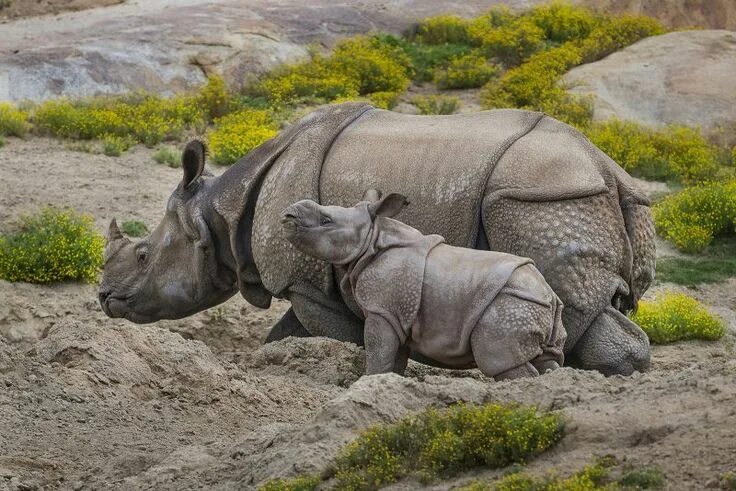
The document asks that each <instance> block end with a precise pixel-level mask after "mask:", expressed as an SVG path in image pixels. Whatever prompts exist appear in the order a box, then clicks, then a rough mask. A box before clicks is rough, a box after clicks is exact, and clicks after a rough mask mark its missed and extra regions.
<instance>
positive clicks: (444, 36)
mask: <svg viewBox="0 0 736 491" xmlns="http://www.w3.org/2000/svg"><path fill="white" fill-rule="evenodd" d="M470 25H471V22H470V21H468V20H467V19H463V18H462V17H460V16H459V15H436V16H434V17H427V18H425V19H422V20H421V21H419V24H418V25H417V27H416V29H415V32H414V36H413V38H414V39H415V40H416V41H418V42H420V43H422V44H430V45H441V44H465V45H472V44H477V40H476V39H475V37H474V36H472V35H471V34H470V32H469V28H470Z"/></svg>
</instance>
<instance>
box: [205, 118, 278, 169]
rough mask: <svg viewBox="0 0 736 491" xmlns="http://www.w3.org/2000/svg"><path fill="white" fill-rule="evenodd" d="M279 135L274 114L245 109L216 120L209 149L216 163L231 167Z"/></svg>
mask: <svg viewBox="0 0 736 491" xmlns="http://www.w3.org/2000/svg"><path fill="white" fill-rule="evenodd" d="M277 132H278V125H277V124H276V123H275V122H274V120H273V117H272V115H271V112H270V111H263V110H252V109H245V110H242V111H239V112H236V113H233V114H229V115H227V116H225V117H223V118H220V119H218V120H216V121H215V127H214V129H213V130H212V131H211V132H210V133H209V147H210V150H211V151H212V157H213V159H214V161H215V162H217V163H218V164H221V165H230V164H233V163H234V162H235V161H237V160H238V159H239V158H240V157H242V156H243V155H245V154H247V153H248V152H250V151H251V150H252V149H254V148H255V147H257V146H258V145H260V144H261V143H263V142H265V141H266V140H268V139H270V138H273V137H274V136H275V135H276V133H277Z"/></svg>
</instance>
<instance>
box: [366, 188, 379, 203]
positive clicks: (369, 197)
mask: <svg viewBox="0 0 736 491" xmlns="http://www.w3.org/2000/svg"><path fill="white" fill-rule="evenodd" d="M379 199H381V191H379V190H378V189H366V190H365V193H363V198H362V199H361V201H369V202H371V203H373V202H374V201H378V200H379Z"/></svg>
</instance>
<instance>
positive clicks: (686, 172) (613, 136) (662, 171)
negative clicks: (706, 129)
mask: <svg viewBox="0 0 736 491" xmlns="http://www.w3.org/2000/svg"><path fill="white" fill-rule="evenodd" d="M586 135H587V136H588V138H590V140H591V141H592V142H593V143H594V144H595V145H596V146H598V147H599V148H600V149H601V150H603V151H604V152H606V153H607V154H608V155H609V156H610V157H611V158H613V159H614V160H615V161H616V162H617V163H618V164H619V165H621V167H623V168H624V169H626V170H627V171H629V172H630V173H632V174H634V175H636V176H640V177H644V178H647V179H659V180H676V181H680V182H682V183H685V184H695V183H698V182H704V181H709V180H713V179H715V178H716V177H717V176H718V173H719V169H720V166H719V164H718V153H719V151H718V149H717V148H716V147H715V146H713V145H711V144H710V143H708V141H707V140H706V139H705V138H704V137H703V135H702V134H701V133H700V132H699V131H697V130H696V129H693V128H687V127H684V126H675V125H672V126H668V127H666V128H663V129H652V128H647V127H644V126H642V125H639V124H637V123H633V122H627V121H619V120H616V119H613V120H609V121H605V122H601V123H595V124H593V125H592V126H591V127H590V128H589V129H588V130H587V131H586Z"/></svg>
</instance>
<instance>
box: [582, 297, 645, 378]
mask: <svg viewBox="0 0 736 491" xmlns="http://www.w3.org/2000/svg"><path fill="white" fill-rule="evenodd" d="M572 354H573V356H574V357H575V358H576V359H577V361H578V362H579V363H580V364H581V365H582V366H584V367H586V368H592V369H595V370H598V371H600V372H601V373H603V374H604V375H617V374H618V375H631V374H632V373H633V372H634V370H639V371H642V370H646V369H647V368H649V339H648V338H647V335H646V334H645V333H644V331H642V330H641V328H640V327H639V326H637V325H636V324H635V323H634V322H632V321H631V320H630V319H629V318H628V317H626V316H625V315H624V314H622V313H621V312H619V311H618V310H616V309H615V308H613V307H606V309H605V310H604V311H603V312H601V313H600V314H599V315H598V317H596V318H595V319H594V320H593V322H592V323H591V325H590V328H588V330H587V331H586V332H585V334H583V336H582V337H581V338H580V340H579V341H578V343H577V344H576V345H575V348H574V350H573V353H572Z"/></svg>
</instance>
